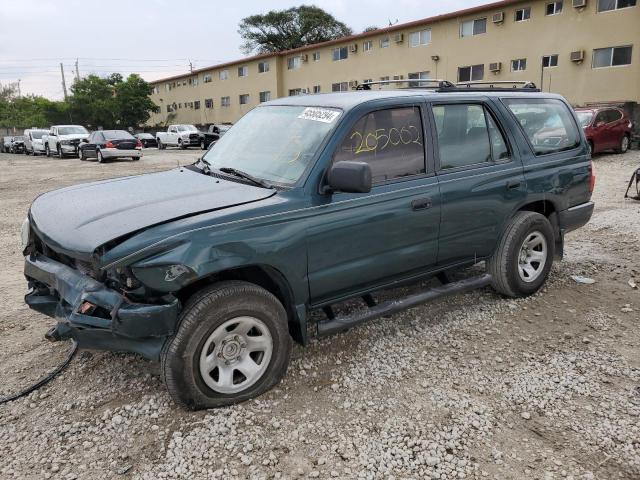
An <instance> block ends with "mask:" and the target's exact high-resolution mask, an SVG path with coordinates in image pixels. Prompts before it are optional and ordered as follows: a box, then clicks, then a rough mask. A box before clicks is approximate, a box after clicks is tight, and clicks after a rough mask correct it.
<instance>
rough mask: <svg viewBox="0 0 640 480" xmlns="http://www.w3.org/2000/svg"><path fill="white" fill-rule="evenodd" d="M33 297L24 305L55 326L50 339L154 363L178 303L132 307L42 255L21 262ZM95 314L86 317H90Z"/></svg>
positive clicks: (171, 330)
mask: <svg viewBox="0 0 640 480" xmlns="http://www.w3.org/2000/svg"><path fill="white" fill-rule="evenodd" d="M24 273H25V276H26V277H27V279H28V280H29V284H30V286H31V287H32V291H31V292H29V293H28V294H27V295H26V296H25V302H26V304H27V305H29V307H31V308H32V309H34V310H36V311H38V312H40V313H44V314H45V315H48V316H50V317H53V318H56V319H57V320H58V325H57V326H56V327H55V330H54V331H52V332H50V333H49V334H48V338H51V339H67V338H74V339H75V340H76V341H77V342H78V344H79V346H80V347H82V348H95V349H102V350H117V351H130V352H136V353H140V354H141V355H143V356H145V357H147V358H151V359H157V358H159V355H160V350H161V348H162V345H163V343H164V341H165V339H166V337H168V336H170V335H173V333H174V330H175V327H176V322H177V318H178V312H179V310H180V303H179V301H178V299H177V298H173V299H172V300H171V301H169V302H168V303H163V304H146V303H134V302H131V301H130V300H129V299H127V298H126V297H125V296H124V295H122V294H121V293H119V292H117V291H115V290H112V289H110V288H107V287H106V286H105V285H104V284H102V283H101V282H98V281H97V280H95V279H93V278H91V277H90V276H88V275H84V274H82V273H81V272H79V271H78V270H75V269H73V268H71V267H69V266H67V265H64V264H63V263H60V262H57V261H55V260H52V259H50V258H47V257H45V256H42V255H38V254H36V255H29V256H27V257H25V265H24ZM90 311H91V312H92V313H95V315H94V314H92V313H88V312H90Z"/></svg>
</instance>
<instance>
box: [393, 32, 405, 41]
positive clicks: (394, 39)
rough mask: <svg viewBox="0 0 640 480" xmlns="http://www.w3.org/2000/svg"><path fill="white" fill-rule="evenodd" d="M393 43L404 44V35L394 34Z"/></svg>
mask: <svg viewBox="0 0 640 480" xmlns="http://www.w3.org/2000/svg"><path fill="white" fill-rule="evenodd" d="M393 41H394V42H396V43H402V42H404V33H396V34H395V35H394V36H393Z"/></svg>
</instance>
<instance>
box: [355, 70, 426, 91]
mask: <svg viewBox="0 0 640 480" xmlns="http://www.w3.org/2000/svg"><path fill="white" fill-rule="evenodd" d="M429 78H431V75H430V74H429V72H415V73H410V74H409V80H414V79H415V80H429ZM365 83H366V82H365ZM426 86H427V84H426V83H425V82H409V87H413V88H416V87H426Z"/></svg>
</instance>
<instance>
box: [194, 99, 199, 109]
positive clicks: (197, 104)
mask: <svg viewBox="0 0 640 480" xmlns="http://www.w3.org/2000/svg"><path fill="white" fill-rule="evenodd" d="M193 108H194V109H195V110H200V100H196V101H195V102H193Z"/></svg>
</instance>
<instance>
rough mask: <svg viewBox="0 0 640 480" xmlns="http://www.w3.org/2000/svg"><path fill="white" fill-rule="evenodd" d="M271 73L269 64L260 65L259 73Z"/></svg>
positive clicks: (261, 63) (262, 63)
mask: <svg viewBox="0 0 640 480" xmlns="http://www.w3.org/2000/svg"><path fill="white" fill-rule="evenodd" d="M268 71H269V62H260V63H258V73H266V72H268Z"/></svg>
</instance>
